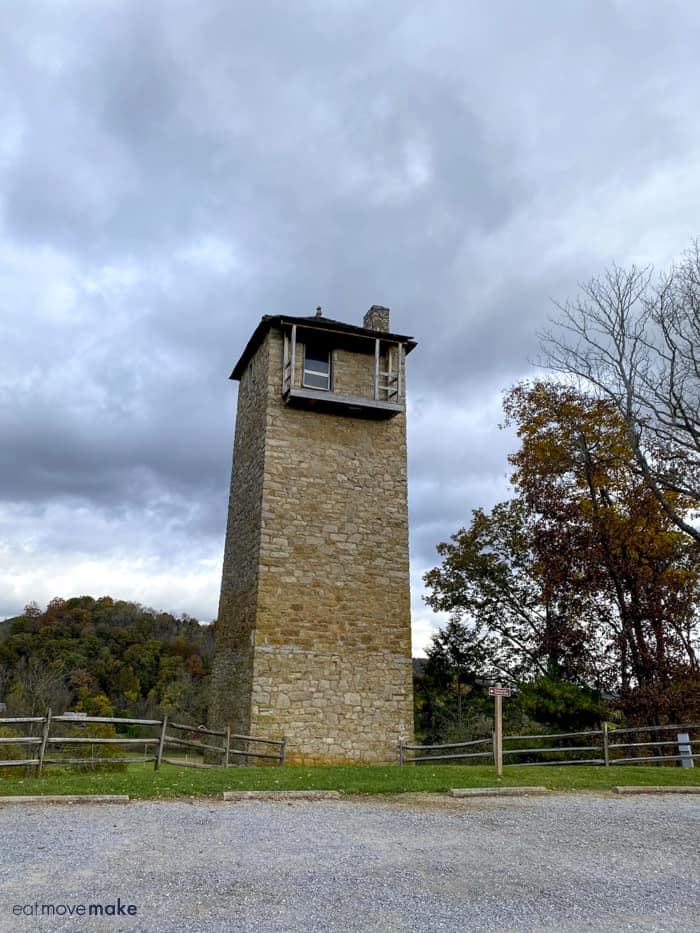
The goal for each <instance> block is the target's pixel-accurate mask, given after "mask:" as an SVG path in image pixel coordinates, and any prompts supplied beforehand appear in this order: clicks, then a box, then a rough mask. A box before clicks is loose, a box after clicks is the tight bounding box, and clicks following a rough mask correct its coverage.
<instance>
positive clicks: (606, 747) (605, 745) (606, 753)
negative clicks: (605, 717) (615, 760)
mask: <svg viewBox="0 0 700 933" xmlns="http://www.w3.org/2000/svg"><path fill="white" fill-rule="evenodd" d="M603 760H604V761H605V767H606V768H609V767H610V746H609V745H608V724H607V722H604V723H603Z"/></svg>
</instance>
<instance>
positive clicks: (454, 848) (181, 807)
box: [0, 794, 700, 933]
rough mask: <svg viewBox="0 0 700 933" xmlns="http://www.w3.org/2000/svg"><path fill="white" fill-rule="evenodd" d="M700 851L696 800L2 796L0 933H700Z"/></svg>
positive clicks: (588, 796)
mask: <svg viewBox="0 0 700 933" xmlns="http://www.w3.org/2000/svg"><path fill="white" fill-rule="evenodd" d="M699 850H700V800H698V798H697V797H695V798H691V797H680V796H676V797H671V796H668V797H663V796H648V797H633V798H616V797H612V796H603V795H593V794H577V795H558V796H552V797H547V798H544V797H532V798H511V799H489V800H484V799H481V800H459V801H457V800H450V799H446V798H437V797H430V796H421V797H420V798H419V797H417V796H406V795H404V796H402V797H400V798H399V797H397V798H390V799H386V798H376V797H375V798H362V799H359V798H354V799H348V800H342V801H322V802H304V801H295V802H293V803H289V802H281V801H271V802H270V801H265V802H260V801H247V802H244V803H223V802H218V801H217V802H203V801H202V800H198V801H192V802H188V801H168V802H154V801H148V802H139V803H131V804H128V805H122V806H119V805H111V804H103V805H89V804H77V805H70V806H69V805H57V806H48V805H30V806H12V807H3V808H1V809H0V930H2V931H11V933H22V931H34V930H46V931H54V930H60V931H63V930H70V931H74V933H92V931H115V930H124V931H134V933H135V931H138V933H170V931H177V933H199V931H202V933H205V931H206V933H214V931H237V930H245V931H251V933H254V931H284V933H294V931H324V933H333V931H341V930H342V931H354V930H376V931H382V933H385V931H393V930H416V931H431V930H449V931H474V933H477V931H478V933H486V931H489V933H496V931H498V933H506V931H517V933H526V931H527V933H535V931H555V930H556V931H557V933H573V931H579V930H591V931H596V933H605V931H621V930H630V931H635V933H639V931H649V930H663V931H669V933H671V931H672V933H697V931H700V856H699ZM118 898H120V899H121V900H120V901H118V900H117V899H118ZM90 904H96V905H100V906H101V907H102V908H103V909H105V908H106V907H108V906H109V905H115V906H114V907H113V909H115V910H116V911H119V910H121V911H123V913H122V914H121V916H114V917H111V916H101V917H99V916H89V915H87V911H88V910H89V905H90ZM42 905H53V906H54V908H56V907H59V908H62V909H60V910H59V911H58V912H59V913H62V912H63V911H64V910H67V909H68V908H69V907H70V908H73V910H74V911H76V909H77V907H78V906H79V905H85V911H86V915H83V916H80V915H79V914H80V912H79V911H78V914H77V915H75V914H74V916H73V917H72V918H69V917H67V916H64V917H59V916H55V915H54V916H53V917H49V918H46V917H45V918H42V917H40V916H39V917H37V916H35V915H34V914H32V913H31V912H30V911H29V910H28V908H30V907H31V909H32V911H34V913H36V911H37V910H39V911H40V910H41V908H42ZM129 905H133V907H134V909H135V911H136V914H135V915H134V914H133V911H132V914H131V915H129V913H128V906H129ZM16 907H19V908H21V909H22V910H24V915H22V914H21V913H20V914H15V913H13V908H16ZM108 913H109V911H108Z"/></svg>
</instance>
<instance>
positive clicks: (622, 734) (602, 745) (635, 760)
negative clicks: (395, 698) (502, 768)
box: [399, 723, 700, 767]
mask: <svg viewBox="0 0 700 933" xmlns="http://www.w3.org/2000/svg"><path fill="white" fill-rule="evenodd" d="M664 733H668V734H669V737H668V738H664V737H663V735H664ZM686 734H687V736H688V738H687V740H686V739H685V738H682V736H684V735H686ZM635 735H636V736H638V737H642V738H644V737H645V736H649V738H648V739H646V740H644V741H623V742H620V741H618V739H620V738H625V739H627V738H630V737H634V736H635ZM656 735H659V736H661V737H659V738H656V737H652V736H656ZM577 739H580V740H581V741H580V742H578V741H574V742H573V744H572V740H577ZM535 741H536V742H540V743H543V744H539V745H537V746H532V745H528V744H527V743H531V742H535ZM523 742H524V743H526V744H525V745H524V746H521V747H519V748H515V747H513V743H523ZM509 743H510V745H511V747H510V748H509V747H508V744H509ZM562 743H565V744H562ZM475 746H487V748H486V749H484V750H483V751H478V752H476V751H473V748H474V747H475ZM699 746H700V723H681V724H680V725H669V726H634V727H633V728H625V729H611V728H610V727H609V725H608V723H603V726H602V728H601V729H595V730H590V731H587V732H557V733H545V734H541V735H505V736H503V757H504V758H506V756H509V757H511V758H513V757H518V756H527V757H528V758H529V759H530V760H529V761H511V762H509V763H510V764H511V765H527V764H533V763H536V764H542V765H603V766H604V767H609V766H610V765H631V764H642V763H644V762H648V761H653V762H657V763H671V762H679V763H680V764H682V765H684V766H686V767H693V765H694V759H695V758H696V757H698V758H700V753H698V752H697V751H695V752H694V751H693V748H694V747H695V748H697V747H699ZM467 749H468V750H467ZM645 749H650V750H651V751H652V752H655V753H656V754H651V755H649V754H644V750H645ZM631 750H634V752H633V753H632V754H629V752H630V751H631ZM446 751H449V754H444V752H446ZM620 752H623V754H619V753H620ZM625 752H627V753H628V754H624V753H625ZM407 753H408V754H407ZM435 753H437V754H435ZM540 756H541V757H542V758H545V759H547V757H548V756H549V760H537V761H535V762H533V761H532V758H533V757H535V758H539V757H540ZM479 758H481V759H490V760H491V761H493V762H494V763H495V760H496V749H495V738H494V736H493V735H492V736H491V737H490V738H484V739H475V740H473V741H470V742H453V743H451V744H449V745H407V744H405V743H404V742H400V743H399V763H400V764H402V765H404V764H413V763H417V764H419V763H422V762H429V761H436V762H439V761H452V762H458V761H460V760H464V761H465V762H466V761H469V763H473V764H486V763H487V762H486V761H482V762H478V761H475V760H474V759H479Z"/></svg>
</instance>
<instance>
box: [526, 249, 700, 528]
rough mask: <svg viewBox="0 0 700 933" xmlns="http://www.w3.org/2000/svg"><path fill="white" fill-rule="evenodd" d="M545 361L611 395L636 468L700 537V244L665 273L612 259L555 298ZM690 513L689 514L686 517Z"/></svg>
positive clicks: (682, 524) (672, 514)
mask: <svg viewBox="0 0 700 933" xmlns="http://www.w3.org/2000/svg"><path fill="white" fill-rule="evenodd" d="M557 307H558V309H559V312H560V315H559V316H558V317H557V318H556V319H555V320H554V321H553V327H552V328H550V329H549V330H548V331H546V332H545V333H543V334H540V343H541V347H542V350H543V354H544V359H543V360H542V362H543V364H544V365H545V366H546V367H548V368H549V369H552V370H554V371H555V372H559V373H562V374H564V375H566V376H569V377H574V378H575V379H576V380H577V381H579V382H580V383H583V385H584V386H585V387H586V388H587V389H588V390H590V389H593V390H594V391H596V392H597V393H599V394H601V395H604V396H607V397H608V398H610V399H612V400H613V401H614V403H615V405H616V406H617V408H618V410H619V412H620V414H621V415H622V417H623V418H624V420H625V424H626V426H627V431H628V435H629V442H630V448H631V450H632V454H633V457H634V465H635V467H636V469H637V470H638V471H639V472H640V473H641V474H642V475H643V476H644V478H645V480H646V481H647V483H648V485H649V487H650V489H651V490H652V491H653V493H654V495H655V496H656V498H657V499H658V501H659V503H660V504H661V507H662V508H663V510H664V512H665V513H666V514H667V515H668V517H669V518H670V519H671V520H672V521H673V523H674V524H675V525H676V527H678V528H679V529H681V530H682V531H683V532H684V533H685V534H687V535H689V536H690V537H691V538H692V539H693V540H694V541H696V542H697V543H699V544H700V528H699V527H697V526H696V524H694V523H693V520H692V512H693V511H695V514H696V515H697V510H698V508H700V246H699V245H698V242H697V241H696V242H695V243H694V244H693V246H692V248H691V249H689V250H688V251H687V252H686V253H685V254H684V255H683V257H682V259H681V260H680V262H678V263H677V264H675V265H674V266H672V267H671V269H670V271H669V272H668V273H666V274H663V275H660V276H658V277H656V278H654V275H653V270H652V268H651V267H649V266H647V267H644V268H641V269H640V268H637V267H636V266H632V267H631V268H629V269H622V268H620V267H619V266H616V265H613V266H612V268H610V269H608V270H607V271H606V272H605V273H604V274H603V276H602V277H600V278H593V279H591V280H590V281H589V282H587V283H586V284H584V285H582V286H581V287H580V293H579V295H578V297H577V298H576V299H575V300H574V301H571V302H567V303H566V304H563V305H557ZM689 513H691V515H689Z"/></svg>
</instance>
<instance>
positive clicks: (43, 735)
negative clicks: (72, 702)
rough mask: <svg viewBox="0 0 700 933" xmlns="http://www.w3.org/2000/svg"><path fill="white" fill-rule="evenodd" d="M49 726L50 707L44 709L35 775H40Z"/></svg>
mask: <svg viewBox="0 0 700 933" xmlns="http://www.w3.org/2000/svg"><path fill="white" fill-rule="evenodd" d="M50 728H51V707H49V708H48V709H47V710H46V721H45V722H44V726H43V729H42V731H41V745H40V746H39V764H38V765H37V766H36V776H37V777H38V778H40V777H41V771H42V768H43V767H44V752H45V751H46V743H47V742H48V740H49V729H50Z"/></svg>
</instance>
